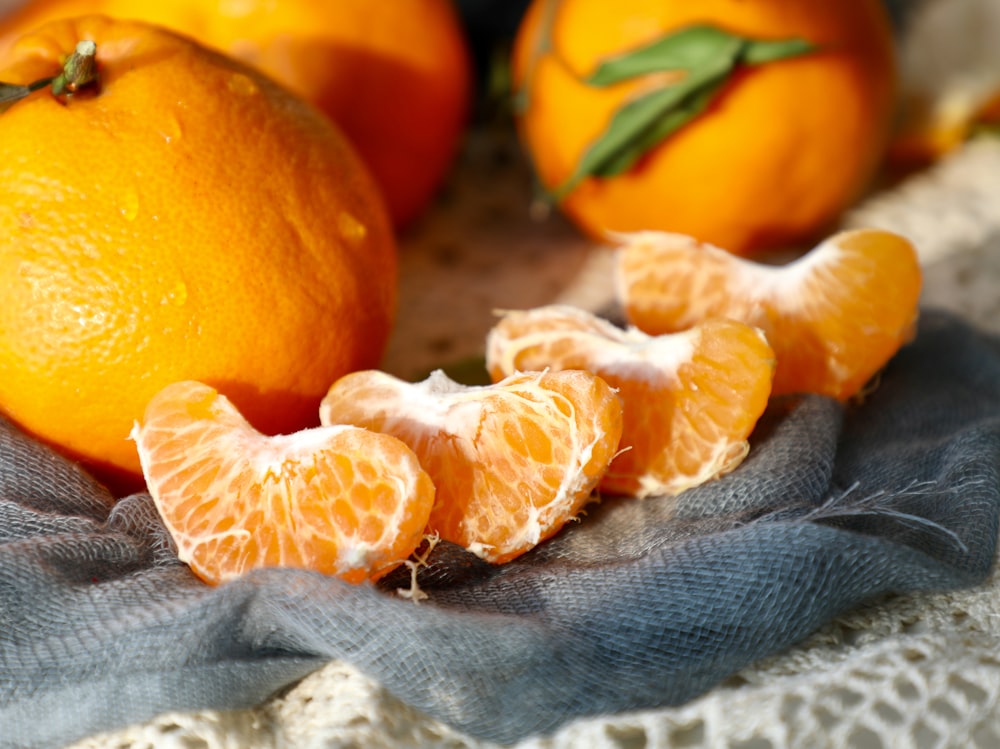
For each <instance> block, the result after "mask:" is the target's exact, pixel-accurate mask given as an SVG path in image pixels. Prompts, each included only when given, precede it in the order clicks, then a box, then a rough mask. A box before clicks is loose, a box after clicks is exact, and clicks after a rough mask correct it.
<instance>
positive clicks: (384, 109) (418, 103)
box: [0, 0, 471, 227]
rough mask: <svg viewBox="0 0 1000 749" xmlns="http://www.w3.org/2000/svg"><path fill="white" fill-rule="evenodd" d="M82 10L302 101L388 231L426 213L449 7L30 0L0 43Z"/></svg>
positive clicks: (444, 98)
mask: <svg viewBox="0 0 1000 749" xmlns="http://www.w3.org/2000/svg"><path fill="white" fill-rule="evenodd" d="M92 13H101V14H103V15H108V16H113V17H116V18H130V19H135V20H140V21H147V22H149V23H155V24H158V25H161V26H165V27H167V28H170V29H173V30H175V31H179V32H181V33H183V34H185V35H188V36H191V37H193V38H195V39H197V40H198V41H199V42H201V43H203V44H206V45H208V46H210V47H213V48H215V49H217V50H220V51H222V52H224V53H226V54H228V55H231V56H233V57H236V58H238V59H240V60H242V61H243V62H245V63H248V64H250V65H253V66H255V67H256V68H258V69H259V70H261V71H263V72H264V73H266V74H267V75H269V76H270V77H272V78H273V79H274V80H276V81H278V82H279V83H281V84H283V85H284V86H286V87H287V88H289V89H290V90H291V91H293V92H295V93H296V94H298V95H299V96H301V97H303V98H305V99H306V100H307V101H309V102H311V103H312V104H314V105H315V106H316V107H318V108H319V109H320V110H321V111H322V112H324V113H325V114H326V115H327V116H329V117H330V118H332V119H333V120H334V121H335V122H336V123H337V124H338V126H339V127H340V128H341V129H342V130H343V132H344V133H345V134H346V135H347V137H348V139H349V140H350V141H351V143H352V144H353V145H354V147H355V149H356V150H357V152H358V153H359V154H360V156H361V157H362V159H363V161H364V162H365V164H366V165H367V166H368V168H369V169H370V170H371V172H372V173H373V175H374V177H375V180H376V182H377V183H378V185H379V187H380V188H381V190H382V193H383V195H384V197H385V201H386V203H387V204H388V208H389V213H390V215H391V216H392V218H393V221H394V222H395V224H396V226H399V227H402V226H403V225H405V224H407V223H409V222H410V221H412V220H413V219H414V218H415V217H417V216H418V215H419V214H420V213H421V212H422V211H423V210H424V209H425V208H426V207H427V205H428V204H429V202H430V201H431V199H432V198H433V196H434V194H435V192H436V191H437V189H438V188H439V187H440V185H441V183H442V182H443V181H444V179H445V177H446V176H447V173H448V171H449V168H450V166H451V163H452V160H453V157H454V155H455V153H456V151H457V148H458V146H459V144H460V142H461V136H462V133H463V130H464V127H465V122H466V118H467V111H468V109H469V104H470V100H471V72H470V71H471V63H470V61H469V54H468V50H467V49H466V42H465V37H464V35H463V31H462V27H461V24H460V23H459V20H458V17H457V14H456V13H455V11H454V8H453V7H452V3H451V2H450V1H449V0H392V2H389V3H373V2H371V0H328V2H313V1H312V0H283V2H281V3H275V2H270V1H268V0H244V1H242V2H238V3H234V2H229V1H227V0H215V2H211V1H208V2H206V1H205V0H143V2H138V3H137V2H134V1H133V0H32V1H30V2H27V3H26V4H24V5H23V6H22V7H21V8H20V9H18V10H17V11H15V12H14V13H13V14H11V15H10V16H9V17H8V18H6V19H5V20H4V21H3V23H2V24H0V48H2V47H3V46H4V45H5V44H10V42H11V40H12V39H13V38H16V37H17V36H19V35H20V34H21V33H23V32H25V31H27V30H29V29H32V28H34V27H35V26H38V25H39V24H40V23H42V22H47V21H50V20H54V19H56V18H68V17H73V16H78V15H84V14H92Z"/></svg>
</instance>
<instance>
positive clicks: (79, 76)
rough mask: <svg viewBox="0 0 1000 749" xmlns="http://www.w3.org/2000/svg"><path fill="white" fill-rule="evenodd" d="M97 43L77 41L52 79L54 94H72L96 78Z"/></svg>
mask: <svg viewBox="0 0 1000 749" xmlns="http://www.w3.org/2000/svg"><path fill="white" fill-rule="evenodd" d="M96 56H97V45H96V44H94V43H93V42H92V41H90V40H89V39H88V40H85V41H82V42H78V43H77V45H76V49H75V50H74V51H73V54H71V55H70V56H69V57H68V58H67V59H66V62H65V63H64V64H63V71H62V73H60V74H59V75H57V76H56V78H55V80H54V81H52V93H53V94H55V95H56V96H62V94H64V93H67V94H72V93H75V92H76V91H77V90H78V89H80V88H81V87H83V86H86V85H88V84H90V83H93V82H94V81H96V80H97V57H96Z"/></svg>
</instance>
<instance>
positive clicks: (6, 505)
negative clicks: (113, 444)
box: [0, 312, 1000, 747]
mask: <svg viewBox="0 0 1000 749" xmlns="http://www.w3.org/2000/svg"><path fill="white" fill-rule="evenodd" d="M998 473H1000V341H997V340H996V339H994V338H991V337H987V336H985V335H982V334H980V333H978V332H977V331H975V330H973V329H971V328H970V327H968V326H967V325H965V324H964V323H962V322H960V321H958V320H956V319H954V318H952V317H950V316H947V315H944V314H942V313H934V312H925V313H924V316H923V318H922V320H921V323H920V332H919V336H918V338H917V340H916V342H915V343H913V344H911V345H910V346H908V347H907V348H905V349H904V350H903V351H901V352H900V354H899V355H898V356H897V357H896V358H895V359H894V361H893V362H892V364H891V365H890V367H889V369H888V370H887V372H886V373H885V375H884V376H883V379H882V382H881V385H880V387H879V388H878V389H877V390H876V391H875V392H874V394H872V395H871V396H870V397H869V399H868V400H867V401H866V402H865V403H864V404H863V406H861V407H860V408H856V407H848V408H846V409H844V408H841V406H839V405H838V404H835V403H833V402H831V401H829V400H826V399H823V398H818V397H806V398H801V399H798V398H788V399H783V400H781V401H777V402H775V403H774V404H773V406H772V408H771V409H770V411H769V412H768V414H767V415H766V417H765V419H764V420H763V421H762V423H761V424H760V425H759V426H758V429H757V431H756V433H755V437H754V443H753V449H752V451H751V453H750V456H749V457H748V459H747V460H746V462H745V463H744V464H743V465H742V466H741V467H740V468H739V469H738V470H737V471H735V472H734V473H733V474H731V475H729V476H728V477H725V478H724V479H722V480H720V481H717V482H713V483H710V484H709V485H706V486H703V487H701V488H699V489H695V490H691V491H689V492H686V493H685V494H683V495H682V496H681V497H679V498H678V500H677V501H676V502H670V501H665V500H658V499H647V500H645V501H642V502H640V501H636V500H621V499H607V500H605V501H604V502H603V503H602V504H601V505H599V506H592V507H591V508H590V510H589V512H588V514H587V516H586V517H585V518H584V519H583V522H581V523H580V524H574V525H572V526H570V527H569V528H568V529H567V530H566V531H565V532H563V533H562V534H560V535H559V536H558V537H556V538H555V539H553V540H552V541H550V542H549V543H546V544H543V545H542V546H540V547H539V548H538V549H536V550H535V551H534V552H532V553H530V554H528V555H525V556H524V557H522V558H521V559H519V560H517V561H515V562H513V563H511V564H509V565H506V566H504V567H502V568H490V567H487V566H485V565H482V564H477V563H476V562H475V560H473V559H470V557H469V556H468V555H466V554H465V553H464V552H461V551H456V550H455V549H454V548H448V547H447V546H444V547H442V551H441V553H440V554H439V555H437V559H436V561H435V563H434V564H432V565H431V567H430V568H429V569H427V570H425V575H424V585H423V587H424V589H425V590H427V591H428V592H429V593H430V596H431V598H430V600H429V601H424V602H423V603H421V604H419V605H415V604H413V603H412V602H409V601H407V600H403V599H401V598H398V597H396V596H394V595H392V593H391V591H388V590H386V589H384V588H385V587H389V586H391V584H392V582H391V581H390V583H389V584H387V586H383V589H377V588H374V587H352V586H350V585H347V584H345V583H342V582H340V581H339V580H336V579H328V578H324V577H322V576H320V575H315V574H309V573H304V572H299V571H290V570H266V571H261V572H258V573H255V574H252V575H249V576H247V577H246V578H244V579H241V580H239V581H237V582H234V583H232V584H229V585H225V586H222V587H219V588H210V587H207V586H205V585H203V584H202V583H200V582H198V581H197V580H196V579H195V578H194V577H193V576H192V575H191V574H190V573H189V571H188V570H187V568H186V567H185V566H183V565H181V564H179V563H178V562H177V561H176V559H175V558H174V557H173V555H172V553H171V549H170V545H169V540H168V539H167V538H166V536H165V534H164V532H163V529H162V527H161V526H160V525H159V522H158V519H157V517H156V514H155V512H154V511H153V509H152V504H151V502H150V500H149V498H148V496H146V495H135V496H132V497H129V498H126V499H124V500H122V501H121V502H119V503H118V504H117V505H116V506H115V507H114V509H112V510H110V512H109V511H108V509H107V505H106V503H107V502H108V501H109V498H108V497H106V496H102V494H101V489H100V487H98V486H97V485H96V484H94V483H93V482H91V481H90V480H89V479H88V478H87V477H86V476H85V475H83V474H81V473H80V472H79V471H77V470H76V469H75V468H74V467H73V466H71V465H67V464H65V463H63V462H62V461H60V460H58V459H56V458H54V457H53V456H52V455H51V454H50V453H49V452H48V451H47V450H45V449H43V448H41V447H39V446H37V445H36V444H34V443H32V442H30V441H27V440H26V439H25V438H24V437H23V436H22V435H20V434H19V433H18V432H17V431H16V430H14V429H13V428H11V427H10V426H9V425H6V424H4V425H0V746H3V747H14V746H17V747H47V746H59V745H62V744H65V743H67V742H69V741H71V740H75V739H77V738H80V737H82V736H85V735H87V734H90V733H94V732H97V731H99V730H107V729H111V728H115V727H118V726H121V725H124V724H127V723H132V722H137V721H142V720H145V719H148V718H150V717H151V716H153V715H155V714H157V713H159V712H163V711H166V710H178V709H179V710H190V709H199V708H241V707H247V706H251V705H254V704H257V703H259V702H260V701H262V700H264V699H266V698H267V697H268V696H269V695H272V694H273V693H275V692H276V691H278V690H281V689H282V688H284V687H286V686H288V685H291V684H293V683H294V682H295V681H296V680H298V679H300V678H301V677H303V676H304V675H306V674H307V673H309V672H310V671H312V670H313V669H316V668H318V667H319V666H321V665H322V664H324V663H325V662H327V661H328V660H331V659H343V660H347V661H350V662H353V663H354V664H356V665H357V666H359V667H360V668H361V669H362V670H364V671H366V672H367V673H368V674H370V675H372V676H374V677H376V678H377V679H378V680H380V681H381V682H382V683H383V684H385V685H386V686H387V687H388V688H389V689H390V690H391V691H392V692H394V693H395V694H396V695H398V696H399V697H401V698H402V699H403V700H405V701H407V702H409V703H411V704H413V705H414V706H416V707H418V708H420V709H423V710H424V711H426V712H427V713H429V714H431V715H434V716H436V717H438V718H440V719H442V720H444V721H447V722H449V723H451V724H453V725H455V726H456V727H458V728H460V729H461V730H463V731H465V732H467V733H470V734H473V735H475V736H478V737H482V738H487V739H492V740H494V741H500V742H504V741H513V740H516V739H518V738H519V737H523V736H525V735H527V734H530V733H537V732H545V731H548V730H552V729H554V728H555V727H557V726H558V725H559V724H560V723H562V722H564V721H566V720H568V719H570V718H572V717H575V716H580V715H589V714H597V713H606V712H612V711H620V710H626V709H629V708H638V707H646V706H654V705H663V704H679V703H682V702H684V701H686V700H689V699H691V698H693V697H695V696H697V695H698V694H699V693H701V692H704V691H705V690H707V689H709V688H711V687H712V686H713V685H714V684H717V683H718V682H719V681H720V680H721V679H723V678H725V677H726V676H727V675H729V674H732V673H733V672H735V671H737V670H738V669H740V668H741V667H743V666H745V665H746V664H748V663H750V662H751V661H753V660H755V659H757V658H760V657H762V656H765V655H768V654H771V653H774V652H776V651H779V650H781V649H784V648H786V647H788V646H789V645H791V644H793V643H795V642H796V641H798V640H800V639H802V638H803V637H805V636H806V635H808V634H810V633H811V632H813V631H814V630H815V629H816V628H817V627H819V626H820V625H822V624H823V623H824V622H826V621H828V620H829V619H831V618H832V617H834V616H836V615H837V614H839V613H841V612H844V611H845V610H847V609H849V608H851V607H853V606H856V605H858V604H859V603H860V602H863V601H866V600H868V599H872V598H873V597H877V596H880V595H884V594H887V593H892V592H901V591H912V590H924V589H944V588H950V587H956V586H967V585H973V584H976V583H977V582H979V581H982V580H983V579H984V578H985V576H986V575H987V573H988V572H989V569H990V566H991V563H992V560H993V556H994V548H995V544H996V537H997V523H998V508H1000V475H998Z"/></svg>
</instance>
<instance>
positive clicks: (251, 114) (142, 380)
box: [0, 16, 397, 488]
mask: <svg viewBox="0 0 1000 749" xmlns="http://www.w3.org/2000/svg"><path fill="white" fill-rule="evenodd" d="M80 40H93V41H94V42H95V43H96V45H97V54H96V60H97V66H98V68H97V70H98V75H99V78H98V81H97V82H96V85H93V86H91V87H86V88H82V89H81V90H79V91H78V92H77V93H76V94H75V95H73V96H70V97H63V98H57V97H55V96H54V95H53V94H52V92H51V91H49V90H46V89H42V90H38V91H36V92H35V93H33V94H31V95H30V96H28V97H27V98H24V99H22V100H20V101H17V102H15V103H14V104H13V105H12V106H11V107H10V108H9V109H7V110H6V111H5V112H3V113H2V114H0V236H3V242H2V243H0V285H2V286H3V289H4V298H3V304H2V305H0V411H2V412H3V413H5V414H6V415H7V416H9V417H11V418H12V419H13V420H14V421H15V422H17V423H18V424H20V425H21V426H22V427H23V428H24V429H26V430H27V431H29V432H31V433H33V434H35V435H37V436H38V437H40V438H42V439H44V440H46V441H48V442H50V443H51V444H53V445H55V446H56V447H57V448H58V449H60V450H61V451H63V452H64V453H66V454H67V455H69V456H71V457H73V458H76V459H79V460H81V461H83V462H84V463H85V464H86V465H88V466H90V467H91V468H92V469H93V470H94V471H95V473H97V474H98V476H100V477H101V478H103V479H105V480H106V481H108V482H109V483H110V484H112V486H114V487H116V488H118V487H121V488H135V487H136V486H138V485H139V480H138V477H139V476H140V469H139V461H138V458H137V455H136V449H135V445H134V444H133V443H132V442H130V441H129V439H128V435H129V432H130V430H131V428H132V425H133V422H134V420H136V419H138V418H140V417H141V416H142V413H143V409H144V408H145V406H146V403H147V401H148V400H149V399H150V398H151V397H152V396H153V395H154V394H155V393H156V392H158V391H159V390H160V389H162V388H163V387H164V386H166V385H168V384H170V383H172V382H174V381H177V380H183V379H190V378H198V379H201V380H202V381H204V382H206V383H209V384H211V385H212V386H214V387H216V388H217V389H218V390H219V391H221V392H222V393H223V394H225V395H226V396H227V397H229V398H230V400H232V401H233V402H234V403H235V404H237V405H238V407H239V408H240V409H241V410H242V411H243V412H244V414H245V415H246V416H247V418H248V419H249V420H250V422H251V423H252V424H254V426H256V427H257V428H258V429H261V430H263V431H265V432H269V433H274V432H288V431H292V430H296V429H299V428H302V427H305V426H311V425H314V424H318V406H319V402H320V400H321V399H322V397H323V395H324V394H325V393H326V390H327V388H328V387H329V385H330V383H332V382H333V381H334V380H335V379H337V378H338V377H339V376H340V375H342V374H344V373H346V372H348V371H351V370H353V369H358V368H367V367H371V366H373V365H375V364H377V363H378V361H379V359H380V356H381V353H382V350H383V346H384V344H385V341H386V339H387V337H388V334H389V332H390V328H391V325H392V321H393V315H394V311H395V304H396V292H397V286H396V249H395V244H394V239H393V232H392V226H391V224H390V222H389V219H388V216H387V214H386V212H385V208H384V205H383V203H382V201H381V198H380V196H379V194H378V191H377V189H376V187H375V185H374V183H373V181H372V180H371V178H370V176H369V175H368V172H367V171H366V170H365V168H364V166H363V165H362V163H361V161H360V160H359V159H358V157H357V156H356V155H355V153H354V151H353V149H351V147H350V145H349V144H348V143H347V141H346V140H345V139H344V138H343V137H342V136H341V135H340V133H339V132H338V131H337V130H336V128H335V126H334V125H333V124H332V123H331V122H330V121H329V120H327V119H326V118H325V117H323V116H322V115H320V114H319V113H317V112H316V111H315V109H313V108H312V107H310V106H309V105H307V104H305V103H304V102H302V101H301V100H300V99H298V98H297V97H294V96H292V95H291V94H289V93H288V92H287V91H286V90H285V89H283V88H281V87H279V86H277V85H276V84H274V83H273V82H272V81H271V80H270V79H268V78H266V77H264V76H263V75H261V74H260V73H258V72H256V71H255V70H253V69H252V68H250V67H248V66H245V65H243V64H242V63H239V62H237V61H235V60H232V59H230V58H227V57H224V56H223V55H220V54H218V53H216V52H213V51H210V50H208V49H207V48H204V47H201V46H200V45H198V44H197V43H195V42H193V41H191V40H190V39H188V38H186V37H180V36H177V35H175V34H173V33H171V32H167V31H166V30H163V29H160V28H158V27H153V26H149V25H146V24H143V23H139V22H126V21H114V20H111V19H109V18H107V17H102V16H88V17H84V18H80V19H74V20H70V21H55V22H53V23H51V24H48V25H45V26H43V27H41V28H40V29H38V30H37V31H36V32H35V33H32V34H28V35H26V36H24V37H22V38H21V40H20V41H19V43H18V44H17V45H15V46H14V47H13V49H12V50H11V51H10V52H9V54H8V55H7V57H6V58H5V59H0V81H4V82H6V83H16V84H27V83H29V82H32V81H36V80H40V79H44V78H46V77H49V76H53V75H55V74H56V73H58V72H59V71H60V69H61V67H62V64H63V60H64V59H65V58H66V57H67V55H69V54H70V53H71V52H73V50H74V48H75V46H76V45H77V43H78V42H79V41H80Z"/></svg>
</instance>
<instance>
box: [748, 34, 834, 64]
mask: <svg viewBox="0 0 1000 749" xmlns="http://www.w3.org/2000/svg"><path fill="white" fill-rule="evenodd" d="M816 49H817V47H816V45H815V44H813V43H812V42H810V41H807V40H805V39H778V40H775V41H766V40H763V39H748V40H747V45H746V48H745V50H744V52H743V60H742V62H743V63H745V64H747V65H764V64H766V63H769V62H775V61H776V60H783V59H785V58H786V57H798V56H800V55H807V54H809V53H810V52H815V51H816Z"/></svg>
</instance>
